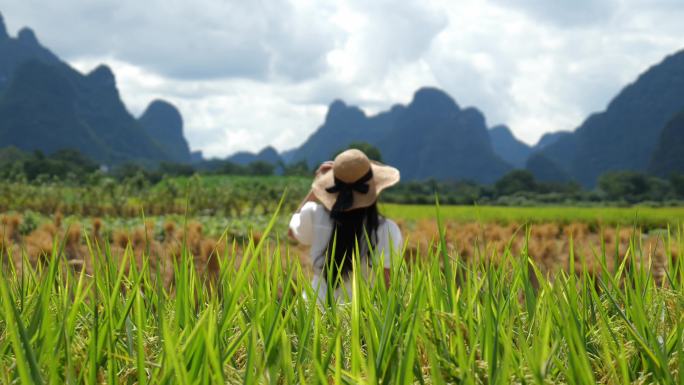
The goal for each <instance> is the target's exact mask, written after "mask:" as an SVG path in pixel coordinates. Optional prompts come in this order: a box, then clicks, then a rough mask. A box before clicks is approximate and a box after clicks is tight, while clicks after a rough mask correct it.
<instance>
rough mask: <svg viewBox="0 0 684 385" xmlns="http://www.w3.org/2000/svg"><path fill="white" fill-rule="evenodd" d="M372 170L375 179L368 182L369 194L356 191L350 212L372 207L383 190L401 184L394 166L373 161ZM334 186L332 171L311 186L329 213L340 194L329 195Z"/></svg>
mask: <svg viewBox="0 0 684 385" xmlns="http://www.w3.org/2000/svg"><path fill="white" fill-rule="evenodd" d="M371 169H372V170H373V178H372V179H371V180H370V181H368V192H367V193H365V194H362V193H360V192H358V191H354V204H352V206H351V207H350V208H349V209H348V210H354V209H359V208H362V207H368V206H371V205H372V204H373V203H375V201H376V200H377V199H378V195H380V193H381V192H382V190H384V189H386V188H388V187H391V186H393V185H395V184H397V183H398V182H399V179H400V175H399V170H397V169H396V168H394V167H392V166H388V165H386V164H382V163H380V162H376V161H371ZM333 185H335V177H334V175H333V172H332V170H328V171H326V172H324V173H321V174H319V175H317V176H316V178H314V181H313V183H312V184H311V190H312V191H313V193H314V195H315V196H316V199H318V201H319V202H321V204H322V205H323V206H325V208H326V209H328V211H330V210H332V207H333V205H334V204H335V201H336V200H337V195H338V193H329V192H327V191H326V189H327V188H328V187H332V186H333Z"/></svg>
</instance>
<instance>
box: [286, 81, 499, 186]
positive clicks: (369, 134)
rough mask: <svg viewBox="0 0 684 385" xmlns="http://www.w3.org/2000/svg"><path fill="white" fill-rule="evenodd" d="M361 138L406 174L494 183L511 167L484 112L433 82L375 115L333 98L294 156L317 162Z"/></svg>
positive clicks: (415, 177)
mask: <svg viewBox="0 0 684 385" xmlns="http://www.w3.org/2000/svg"><path fill="white" fill-rule="evenodd" d="M358 141H361V142H367V143H370V144H372V145H374V146H376V147H378V148H379V150H380V152H381V154H382V157H383V160H384V161H386V162H387V163H389V164H392V165H394V166H396V167H398V168H399V169H400V170H401V173H402V178H403V179H405V180H412V179H413V180H415V179H427V178H435V179H467V180H473V181H477V182H482V183H489V182H493V181H494V180H496V179H498V178H499V177H501V176H502V175H503V174H505V173H506V172H508V171H509V170H511V169H512V166H511V165H510V164H508V163H507V162H505V161H504V160H502V159H501V158H500V157H499V156H497V155H496V154H495V153H494V150H493V149H492V145H491V141H490V139H489V134H488V132H487V126H486V122H485V118H484V116H483V115H482V113H481V112H480V111H478V110H477V109H475V108H465V109H461V108H460V107H459V106H458V104H457V103H456V102H455V101H454V100H453V99H452V98H451V97H450V96H449V95H447V94H446V93H445V92H443V91H441V90H439V89H436V88H431V87H425V88H421V89H419V90H418V91H416V92H415V94H414V96H413V100H412V101H411V102H410V103H409V104H408V105H406V106H403V105H395V106H393V107H392V108H391V109H389V110H388V111H384V112H381V113H379V114H377V115H373V116H370V117H369V116H366V114H365V113H364V112H363V111H362V110H361V109H359V108H358V107H355V106H348V105H346V104H345V103H344V102H342V101H340V100H337V101H334V102H333V103H332V104H331V105H330V107H329V109H328V113H327V115H326V118H325V122H324V123H323V125H322V126H321V127H319V129H318V130H316V131H315V132H314V133H313V134H312V135H311V136H310V137H309V138H308V139H307V140H306V141H305V142H304V143H303V144H302V145H301V146H300V147H299V148H298V149H297V150H296V151H294V153H293V154H292V157H291V159H292V161H294V162H296V161H299V160H305V161H306V162H307V163H308V164H309V165H310V166H312V167H313V166H315V165H316V164H318V163H320V162H321V161H324V160H328V159H330V158H331V156H332V155H333V154H334V153H336V152H337V151H339V150H340V149H344V148H346V146H348V145H349V144H350V143H352V142H358Z"/></svg>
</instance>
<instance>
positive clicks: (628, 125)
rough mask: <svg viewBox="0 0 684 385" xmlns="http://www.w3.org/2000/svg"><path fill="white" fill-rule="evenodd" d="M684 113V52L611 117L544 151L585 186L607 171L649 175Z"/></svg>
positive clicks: (618, 100) (595, 119)
mask: <svg viewBox="0 0 684 385" xmlns="http://www.w3.org/2000/svg"><path fill="white" fill-rule="evenodd" d="M682 108H684V51H680V52H678V53H676V54H673V55H671V56H668V57H666V58H665V59H664V60H663V61H662V62H661V63H659V64H657V65H654V66H653V67H651V68H649V69H648V70H647V71H646V72H644V73H643V74H641V75H640V76H639V77H638V78H637V80H636V81H635V82H634V83H632V84H630V85H628V86H627V87H625V88H624V89H623V90H622V91H621V92H620V93H619V94H618V95H617V96H616V97H615V98H614V99H613V100H612V101H611V102H610V104H609V105H608V107H607V108H606V110H605V111H603V112H600V113H596V114H593V115H591V116H589V117H588V118H587V120H585V121H584V123H583V124H582V125H581V126H580V127H579V128H577V129H576V130H575V131H574V132H573V133H572V134H571V135H566V136H564V137H562V138H560V139H559V140H558V141H556V142H555V143H553V144H551V145H548V146H546V147H544V148H543V149H542V150H541V151H542V153H543V154H544V155H545V156H546V157H547V158H549V159H551V160H552V161H553V162H555V163H556V164H557V165H558V166H559V167H560V168H561V169H564V170H567V171H568V173H569V174H570V175H571V176H572V177H573V178H575V179H576V180H578V181H579V182H580V183H582V184H583V185H585V186H593V185H594V184H595V183H596V179H597V177H598V176H599V175H601V174H603V173H605V172H607V171H614V170H633V171H646V169H647V168H648V166H649V163H650V161H651V158H652V156H653V153H654V151H655V150H656V145H657V143H658V139H659V138H660V137H661V132H662V130H663V127H665V124H666V123H667V122H668V120H669V119H670V118H671V117H672V116H674V115H675V113H677V112H679V111H680V110H682Z"/></svg>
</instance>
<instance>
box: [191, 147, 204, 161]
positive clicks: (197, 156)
mask: <svg viewBox="0 0 684 385" xmlns="http://www.w3.org/2000/svg"><path fill="white" fill-rule="evenodd" d="M203 160H204V154H202V150H196V151H192V152H191V153H190V161H191V162H192V163H199V162H202V161H203Z"/></svg>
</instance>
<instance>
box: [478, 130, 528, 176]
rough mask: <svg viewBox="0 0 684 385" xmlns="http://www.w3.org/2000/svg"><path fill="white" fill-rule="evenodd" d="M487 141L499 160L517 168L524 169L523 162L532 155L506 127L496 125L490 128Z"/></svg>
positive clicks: (525, 145) (526, 146)
mask: <svg viewBox="0 0 684 385" xmlns="http://www.w3.org/2000/svg"><path fill="white" fill-rule="evenodd" d="M489 139H490V140H491V142H492V148H493V149H494V152H495V153H496V154H497V155H499V157H501V159H503V160H505V161H506V162H508V163H510V164H512V165H513V166H515V167H517V168H523V167H525V161H527V158H528V157H529V156H530V153H532V148H531V147H530V146H528V145H527V144H525V143H523V142H521V141H519V140H518V139H517V138H516V137H515V136H513V133H512V132H511V129H510V128H508V126H505V125H498V126H494V127H492V128H490V129H489Z"/></svg>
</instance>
